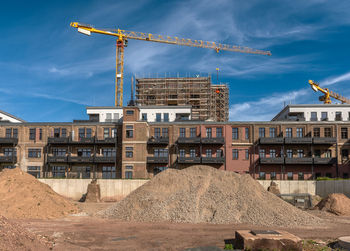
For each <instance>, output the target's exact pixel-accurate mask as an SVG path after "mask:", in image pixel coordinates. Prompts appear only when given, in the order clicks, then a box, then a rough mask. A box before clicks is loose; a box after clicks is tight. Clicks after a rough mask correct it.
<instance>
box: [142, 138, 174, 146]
mask: <svg viewBox="0 0 350 251" xmlns="http://www.w3.org/2000/svg"><path fill="white" fill-rule="evenodd" d="M147 144H149V145H168V144H169V137H156V138H149V139H148V141H147Z"/></svg>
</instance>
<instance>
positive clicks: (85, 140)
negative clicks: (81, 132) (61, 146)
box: [72, 137, 95, 144]
mask: <svg viewBox="0 0 350 251" xmlns="http://www.w3.org/2000/svg"><path fill="white" fill-rule="evenodd" d="M72 143H77V144H93V143H95V137H91V138H79V140H78V141H73V140H72Z"/></svg>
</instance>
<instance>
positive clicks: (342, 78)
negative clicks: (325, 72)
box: [321, 72, 350, 86]
mask: <svg viewBox="0 0 350 251" xmlns="http://www.w3.org/2000/svg"><path fill="white" fill-rule="evenodd" d="M347 80H350V72H347V73H344V74H342V75H340V76H333V77H330V78H327V79H325V80H323V81H321V86H328V85H334V84H336V83H340V82H343V81H347Z"/></svg>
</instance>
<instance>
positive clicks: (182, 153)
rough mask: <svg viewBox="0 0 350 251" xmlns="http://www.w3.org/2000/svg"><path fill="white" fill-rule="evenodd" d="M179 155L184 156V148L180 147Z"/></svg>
mask: <svg viewBox="0 0 350 251" xmlns="http://www.w3.org/2000/svg"><path fill="white" fill-rule="evenodd" d="M179 156H180V157H185V150H184V149H180V150H179Z"/></svg>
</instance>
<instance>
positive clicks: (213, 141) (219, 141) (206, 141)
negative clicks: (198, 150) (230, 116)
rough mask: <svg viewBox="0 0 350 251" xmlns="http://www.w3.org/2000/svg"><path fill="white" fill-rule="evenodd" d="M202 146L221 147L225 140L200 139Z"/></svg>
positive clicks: (218, 138) (220, 138) (222, 138)
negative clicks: (215, 145) (217, 145)
mask: <svg viewBox="0 0 350 251" xmlns="http://www.w3.org/2000/svg"><path fill="white" fill-rule="evenodd" d="M201 142H202V144H212V145H214V144H219V145H223V144H225V138H224V137H217V138H201Z"/></svg>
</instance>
